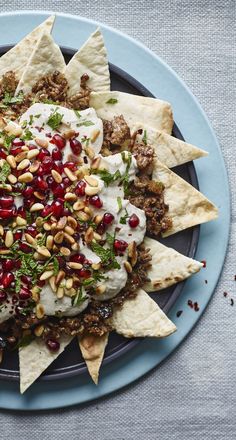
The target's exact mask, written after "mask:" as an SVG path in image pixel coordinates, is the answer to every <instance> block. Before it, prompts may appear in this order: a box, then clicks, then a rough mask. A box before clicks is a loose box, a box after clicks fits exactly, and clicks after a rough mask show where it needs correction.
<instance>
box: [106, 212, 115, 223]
mask: <svg viewBox="0 0 236 440" xmlns="http://www.w3.org/2000/svg"><path fill="white" fill-rule="evenodd" d="M113 220H114V215H113V214H111V213H110V212H105V214H104V216H103V223H104V224H105V225H110V224H111V223H112V222H113Z"/></svg>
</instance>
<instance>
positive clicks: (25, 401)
mask: <svg viewBox="0 0 236 440" xmlns="http://www.w3.org/2000/svg"><path fill="white" fill-rule="evenodd" d="M50 13H51V12H45V11H23V10H21V11H17V12H15V13H12V12H8V13H3V14H0V19H1V17H6V16H10V17H11V18H12V17H15V16H16V14H18V15H19V14H20V15H21V16H22V17H23V18H26V16H27V15H31V18H34V16H41V18H42V19H44V18H45V15H46V16H47V15H48V14H50ZM32 15H33V17H32ZM57 15H58V17H60V19H61V24H62V25H63V26H64V25H65V20H66V21H68V19H70V20H72V21H73V22H74V21H75V22H76V23H78V22H80V23H82V25H83V26H84V24H86V23H88V24H90V25H92V26H97V25H100V26H101V27H102V29H105V30H107V31H109V32H111V33H115V34H116V35H119V36H120V37H121V39H122V40H125V42H126V43H128V45H129V43H131V45H135V46H136V48H139V49H141V51H144V52H145V53H146V54H148V55H149V56H150V57H149V59H150V60H151V61H152V64H153V66H154V65H155V67H157V66H161V67H164V68H165V70H166V71H167V74H170V75H171V76H172V77H173V78H174V83H176V85H180V89H181V92H183V99H185V100H188V99H189V100H190V102H191V104H192V105H193V106H192V108H191V111H192V113H193V114H195V115H196V116H197V121H198V122H199V120H201V121H202V122H203V124H204V129H205V130H206V133H204V134H205V135H206V136H207V139H208V143H209V145H211V148H213V152H214V153H215V155H216V157H217V159H218V160H219V165H218V166H220V171H221V173H222V175H221V180H223V182H224V196H225V199H224V201H223V206H224V208H225V211H224V212H223V214H222V217H221V218H222V219H223V220H224V225H225V226H226V227H225V231H224V234H223V243H222V244H221V246H222V249H221V250H222V252H221V255H220V257H218V260H217V264H218V266H219V267H218V266H217V274H216V275H214V276H213V280H212V282H211V287H210V283H209V284H208V290H209V289H211V291H209V292H208V293H207V295H206V297H205V298H204V301H203V304H202V309H201V311H200V313H199V314H198V315H197V317H196V316H193V317H191V318H190V317H189V314H188V313H186V315H187V317H186V321H185V325H184V328H182V325H181V323H180V321H179V329H180V332H178V333H179V334H178V336H177V333H176V334H175V335H173V337H172V336H171V337H170V339H169V341H168V343H167V344H164V346H163V343H162V342H163V341H161V342H160V343H159V342H158V343H155V344H154V343H153V341H150V340H149V341H148V340H147V341H146V344H145V347H144V348H143V350H142V354H141V353H140V351H137V350H136V351H135V353H133V357H135V359H136V366H137V365H138V367H139V368H136V371H134V369H133V364H132V359H127V356H125V357H126V359H125V362H126V375H127V376H128V377H126V378H125V377H124V375H121V376H122V377H119V376H118V374H116V371H113V372H111V371H109V372H108V371H107V369H106V367H105V369H104V370H105V371H104V374H105V373H106V377H102V381H101V385H100V386H99V387H98V388H97V390H96V391H94V388H91V386H90V384H89V383H87V382H86V380H85V382H86V383H85V384H79V383H75V382H74V383H72V382H71V383H70V386H69V383H68V384H67V386H66V387H65V388H63V389H61V390H60V392H61V393H63V397H64V400H63V403H62V402H61V401H60V402H59V399H58V393H57V390H53V389H48V390H47V392H46V393H45V394H43V391H42V394H40V393H39V391H40V389H39V388H38V390H37V387H35V390H34V392H33V391H32V392H31V394H30V395H28V396H19V393H18V390H16V389H15V388H14V387H11V386H9V387H3V388H2V394H3V397H1V396H0V407H2V408H14V409H28V410H35V409H49V408H58V407H65V406H70V405H73V404H78V403H83V402H88V401H90V400H93V399H96V398H98V397H101V396H104V395H107V394H109V393H111V392H113V391H115V390H117V389H121V388H123V387H124V386H127V385H128V384H130V383H131V382H133V381H135V380H136V379H138V378H139V377H141V376H143V375H144V374H145V373H147V372H148V371H150V370H151V369H153V368H154V367H156V366H157V365H158V364H160V362H162V361H163V360H164V359H165V358H166V357H167V356H168V354H170V353H171V352H172V351H173V350H174V349H175V348H176V347H178V346H179V344H180V343H181V342H182V340H183V339H184V338H185V337H186V335H188V334H189V333H190V331H191V329H192V328H193V327H194V325H195V324H196V322H198V321H199V319H200V317H201V315H202V313H203V311H204V310H205V309H206V306H207V304H208V302H209V301H210V298H211V297H212V295H213V293H214V289H215V286H216V285H217V282H218V279H219V277H220V274H221V271H222V269H223V263H224V258H225V254H226V251H227V244H228V238H229V231H230V198H229V185H228V178H227V172H226V168H225V164H224V160H223V157H222V154H221V151H220V147H219V144H218V141H217V139H216V136H215V134H214V132H213V129H212V127H211V124H210V123H209V120H208V117H207V116H206V114H205V112H204V111H203V109H202V108H201V107H200V105H199V103H198V101H197V99H196V98H195V97H194V95H193V94H192V92H191V91H190V90H189V88H188V86H186V84H185V83H184V82H183V80H182V79H180V78H179V76H178V75H177V74H176V73H175V72H174V71H173V70H172V69H171V68H170V67H169V66H168V65H167V64H166V63H165V62H163V60H162V59H161V58H160V57H158V56H157V55H155V54H154V53H153V52H151V51H150V49H148V48H146V46H144V45H143V44H142V43H140V42H138V41H137V40H135V39H133V38H131V37H129V36H127V35H126V34H124V33H122V32H120V31H117V30H113V29H112V28H110V27H109V26H106V25H103V24H102V23H98V22H96V21H93V20H89V19H87V18H84V17H80V16H73V15H71V14H63V13H59V14H57ZM58 27H59V26H58ZM129 70H132V69H131V68H130V67H129V69H127V71H128V73H130V71H129ZM131 75H132V73H131ZM135 76H136V75H135ZM138 79H139V78H138ZM139 80H140V79H139ZM140 82H143V81H142V80H140ZM172 104H174V102H172ZM177 123H178V125H180V129H181V131H182V128H181V124H179V122H177ZM213 162H214V156H213ZM196 168H198V167H196ZM198 177H199V174H198ZM202 180H203V178H202V176H201V178H200V187H201V182H202ZM216 198H217V197H216ZM209 229H211V230H212V229H213V230H214V227H211V228H207V227H205V226H204V227H203V228H202V231H201V236H204V234H205V233H207V232H209ZM201 236H200V243H201ZM198 253H200V251H199V250H198V252H197V254H198ZM187 283H188V286H189V285H190V283H189V282H187ZM187 283H186V284H187ZM195 284H196V283H194V282H192V283H191V288H192V289H193V291H195V290H194V289H195V287H196V286H195ZM184 290H185V289H184ZM183 297H185V295H183ZM182 300H183V298H182ZM175 312H176V308H174V310H173V311H172V313H171V317H172V316H173V317H174V314H175ZM142 345H143V344H142ZM158 347H159V348H160V351H159V352H158V356H157V355H156V356H153V358H151V355H150V350H151V348H152V349H153V348H154V349H155V348H158ZM127 361H129V362H128V363H127ZM144 361H145V362H146V365H144ZM120 368H123V366H122V365H121V364H120V365H118V366H117V369H118V370H119V369H120ZM122 372H123V374H124V371H123V370H122ZM104 374H102V376H104ZM110 376H112V379H113V380H114V378H115V382H116V383H115V384H113V385H112V386H111V385H109V380H110ZM41 385H42V384H41ZM76 386H77V389H76V390H75V388H76ZM78 387H79V390H80V392H81V394H80V395H78ZM54 391H55V393H54ZM75 391H76V394H75ZM6 396H7V397H8V400H7V401H6ZM65 399H66V400H65Z"/></svg>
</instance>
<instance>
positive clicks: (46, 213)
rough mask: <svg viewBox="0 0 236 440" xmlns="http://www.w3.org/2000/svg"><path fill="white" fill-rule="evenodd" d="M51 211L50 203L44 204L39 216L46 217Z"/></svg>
mask: <svg viewBox="0 0 236 440" xmlns="http://www.w3.org/2000/svg"><path fill="white" fill-rule="evenodd" d="M51 213H52V205H46V206H44V208H43V209H42V211H41V213H40V215H41V217H47V216H48V215H49V214H51Z"/></svg>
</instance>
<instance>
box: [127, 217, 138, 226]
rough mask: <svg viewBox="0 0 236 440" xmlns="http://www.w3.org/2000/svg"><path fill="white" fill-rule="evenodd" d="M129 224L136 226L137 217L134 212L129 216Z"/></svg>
mask: <svg viewBox="0 0 236 440" xmlns="http://www.w3.org/2000/svg"><path fill="white" fill-rule="evenodd" d="M129 225H130V227H131V228H137V226H138V225H139V218H138V216H137V215H136V214H132V215H131V216H130V218H129Z"/></svg>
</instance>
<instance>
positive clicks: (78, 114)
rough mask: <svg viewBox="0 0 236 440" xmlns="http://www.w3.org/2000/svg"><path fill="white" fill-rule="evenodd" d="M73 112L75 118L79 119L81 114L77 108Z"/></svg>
mask: <svg viewBox="0 0 236 440" xmlns="http://www.w3.org/2000/svg"><path fill="white" fill-rule="evenodd" d="M74 112H75V114H76V116H77V118H78V119H80V118H81V114H80V112H79V110H74Z"/></svg>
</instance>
